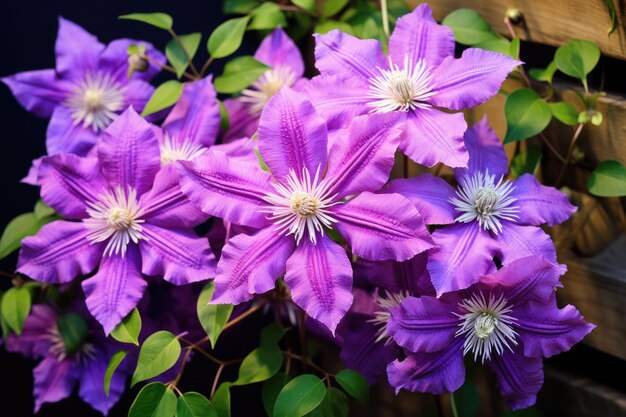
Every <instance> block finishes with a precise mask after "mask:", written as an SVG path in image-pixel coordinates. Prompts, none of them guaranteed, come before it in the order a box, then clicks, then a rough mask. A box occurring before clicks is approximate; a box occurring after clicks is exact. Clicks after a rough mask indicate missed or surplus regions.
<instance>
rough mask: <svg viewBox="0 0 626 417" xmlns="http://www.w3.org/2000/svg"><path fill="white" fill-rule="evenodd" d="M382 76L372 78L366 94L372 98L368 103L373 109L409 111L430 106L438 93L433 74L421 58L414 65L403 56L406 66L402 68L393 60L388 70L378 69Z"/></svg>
mask: <svg viewBox="0 0 626 417" xmlns="http://www.w3.org/2000/svg"><path fill="white" fill-rule="evenodd" d="M378 71H379V72H380V75H378V76H376V77H373V78H370V88H369V91H368V94H367V96H368V97H369V98H370V99H372V101H370V102H369V103H368V106H370V107H372V111H374V112H380V113H387V112H391V111H396V110H400V111H405V112H406V111H409V110H415V109H418V108H426V107H430V104H428V100H429V99H430V98H431V97H432V96H434V95H435V92H434V91H432V86H431V80H432V75H431V74H430V72H429V70H428V68H427V67H426V63H425V62H424V61H418V62H417V63H416V64H415V65H414V66H412V65H411V64H410V62H409V57H408V55H405V56H404V66H403V68H400V67H399V66H398V65H396V64H394V63H393V62H391V58H389V69H382V68H378Z"/></svg>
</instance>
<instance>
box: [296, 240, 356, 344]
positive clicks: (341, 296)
mask: <svg viewBox="0 0 626 417" xmlns="http://www.w3.org/2000/svg"><path fill="white" fill-rule="evenodd" d="M285 282H286V283H287V285H288V286H289V289H290V290H291V297H292V298H293V301H294V302H295V303H296V304H297V305H299V306H300V307H302V308H303V309H304V311H306V313H307V314H308V315H309V316H310V317H312V318H314V319H315V320H317V321H319V322H321V323H322V324H324V325H325V326H326V327H327V328H328V330H330V332H331V333H332V334H333V335H334V334H335V329H336V328H337V324H339V321H340V320H341V319H342V318H343V316H344V315H345V314H346V312H347V311H348V309H349V308H350V306H351V305H352V292H351V289H352V266H351V265H350V260H349V259H348V255H346V251H345V250H344V249H343V248H342V247H341V246H339V245H338V244H337V243H335V242H333V241H332V240H331V239H330V238H329V237H328V236H327V235H323V236H319V237H318V240H317V243H315V244H314V243H312V242H311V240H310V239H302V241H300V244H299V245H298V247H297V248H296V250H295V251H294V252H293V255H291V257H289V259H288V260H287V272H286V273H285Z"/></svg>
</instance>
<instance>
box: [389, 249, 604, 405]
mask: <svg viewBox="0 0 626 417" xmlns="http://www.w3.org/2000/svg"><path fill="white" fill-rule="evenodd" d="M565 270H566V268H565V267H564V266H562V265H557V264H553V263H551V262H548V261H546V260H545V259H543V258H541V257H539V256H531V257H527V258H523V259H518V260H516V261H514V262H513V263H511V264H509V265H507V266H504V267H503V268H502V269H500V270H498V271H497V272H494V273H492V274H489V275H482V276H480V278H479V279H480V280H479V282H478V283H476V284H474V285H473V286H472V287H470V288H468V289H466V290H462V291H459V292H455V293H449V294H446V295H444V296H442V297H441V298H439V299H437V298H435V297H430V296H422V297H406V298H405V299H404V300H403V301H402V302H401V303H400V305H399V306H398V307H396V308H392V309H391V314H390V318H389V321H388V323H387V326H386V331H387V333H388V334H389V336H391V337H392V338H393V340H394V341H395V342H396V343H397V344H398V345H400V346H401V347H403V348H404V350H405V354H406V358H405V359H404V360H402V361H400V360H396V361H394V362H392V363H391V364H390V365H389V366H388V367H387V373H388V376H389V382H390V383H391V385H392V386H393V387H395V388H396V391H399V390H400V389H402V388H404V389H407V390H409V391H420V392H429V393H434V394H442V393H446V392H453V391H455V390H457V389H458V388H460V387H461V385H463V382H464V379H465V368H464V366H463V356H464V355H466V354H469V355H470V357H473V358H474V360H475V361H480V362H482V363H485V364H486V365H487V366H488V367H489V368H491V369H492V370H493V372H494V373H495V374H496V379H497V381H498V385H499V388H500V392H501V393H502V395H503V396H504V399H505V401H506V403H507V405H508V406H509V407H511V408H512V409H518V408H524V407H529V406H531V405H533V404H534V403H535V400H536V396H537V392H538V391H539V389H540V388H541V385H542V384H543V360H542V358H544V357H550V356H553V355H556V354H557V353H561V352H564V351H567V350H569V349H570V348H571V347H572V346H573V345H574V344H576V343H578V342H579V341H581V340H582V339H583V338H584V337H585V336H586V335H587V334H588V333H589V332H590V331H591V330H592V329H593V328H594V327H595V326H594V325H593V324H589V323H586V322H585V320H584V318H583V317H582V315H581V314H580V313H579V312H578V310H576V308H574V307H573V306H571V305H568V306H566V307H565V308H562V309H559V308H558V307H557V305H556V297H555V287H557V286H559V277H560V276H561V275H562V274H563V273H564V272H565Z"/></svg>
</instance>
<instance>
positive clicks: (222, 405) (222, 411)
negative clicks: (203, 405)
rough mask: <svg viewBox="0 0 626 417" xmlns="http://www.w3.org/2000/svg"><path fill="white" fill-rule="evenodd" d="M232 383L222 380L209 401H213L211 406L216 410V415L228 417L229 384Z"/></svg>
mask: <svg viewBox="0 0 626 417" xmlns="http://www.w3.org/2000/svg"><path fill="white" fill-rule="evenodd" d="M231 385H232V384H231V383H230V382H222V383H221V384H220V386H219V387H217V390H216V391H215V394H213V398H211V401H212V402H213V406H214V407H215V411H217V415H218V417H230V386H231Z"/></svg>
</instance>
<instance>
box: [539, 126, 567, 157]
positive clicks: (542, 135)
mask: <svg viewBox="0 0 626 417" xmlns="http://www.w3.org/2000/svg"><path fill="white" fill-rule="evenodd" d="M539 138H540V139H541V140H542V141H543V143H545V144H546V146H547V147H548V149H550V151H552V153H553V154H554V155H555V156H556V157H557V159H558V160H559V161H561V162H562V163H565V158H563V156H562V155H561V154H560V153H559V151H557V150H556V148H555V147H554V145H552V144H551V143H550V141H549V140H548V138H547V137H546V136H545V135H544V134H543V133H540V134H539Z"/></svg>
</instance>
